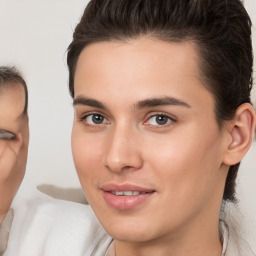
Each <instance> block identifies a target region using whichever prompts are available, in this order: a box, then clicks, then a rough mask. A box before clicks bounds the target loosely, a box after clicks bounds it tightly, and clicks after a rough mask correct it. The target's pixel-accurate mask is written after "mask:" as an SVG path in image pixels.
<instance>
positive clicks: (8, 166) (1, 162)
mask: <svg viewBox="0 0 256 256" xmlns="http://www.w3.org/2000/svg"><path fill="white" fill-rule="evenodd" d="M24 107H25V92H24V88H23V87H22V86H21V85H16V86H10V88H9V87H3V88H1V91H0V129H2V130H5V131H8V132H11V133H13V134H14V135H15V137H14V138H12V139H4V138H0V223H1V222H2V221H3V219H4V217H5V215H6V213H7V212H8V210H9V207H10V205H11V203H12V200H13V198H14V196H15V194H16V192H17V189H18V188H19V186H20V183H21V181H22V179H23V176H24V173H25V168H26V161H27V151H28V139H29V138H28V137H29V135H28V133H29V132H28V117H27V115H26V114H24V113H23V111H24Z"/></svg>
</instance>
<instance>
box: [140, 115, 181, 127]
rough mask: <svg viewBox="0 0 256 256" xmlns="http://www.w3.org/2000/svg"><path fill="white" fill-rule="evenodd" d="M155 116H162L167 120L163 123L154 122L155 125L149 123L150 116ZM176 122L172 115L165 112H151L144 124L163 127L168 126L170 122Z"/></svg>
mask: <svg viewBox="0 0 256 256" xmlns="http://www.w3.org/2000/svg"><path fill="white" fill-rule="evenodd" d="M154 117H155V118H156V117H163V118H167V122H168V123H165V124H162V125H161V124H156V125H152V124H149V120H150V119H151V118H154ZM176 122H177V119H176V118H174V117H171V116H170V115H168V114H166V113H163V112H161V113H156V114H153V115H150V116H149V117H148V118H147V120H146V121H145V122H144V124H145V125H147V126H149V127H154V128H156V127H158V128H165V127H168V126H170V125H171V124H172V123H176Z"/></svg>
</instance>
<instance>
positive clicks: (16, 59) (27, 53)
mask: <svg viewBox="0 0 256 256" xmlns="http://www.w3.org/2000/svg"><path fill="white" fill-rule="evenodd" d="M87 2H88V1H87V0H44V1H42V0H0V65H3V64H15V65H16V66H18V67H19V68H21V70H22V71H23V73H24V75H25V78H26V81H27V83H28V87H29V115H30V147H29V158H28V166H27V173H26V176H25V179H24V182H23V184H22V186H21V189H20V191H19V196H27V195H30V194H31V193H32V191H33V188H34V187H35V186H36V185H38V184H41V183H47V184H55V185H58V186H62V187H79V181H78V179H77V176H76V173H75V169H74V166H73V161H72V155H71V149H70V148H71V147H70V133H71V126H72V117H73V110H72V105H71V103H72V101H71V98H70V96H69V94H68V88H67V84H68V83H67V80H68V72H67V67H66V55H65V51H66V48H67V46H68V44H69V43H70V42H71V37H72V31H73V29H74V27H75V25H76V23H77V22H78V20H79V17H80V16H81V14H82V11H83V9H84V7H85V5H86V3H87ZM245 6H246V8H247V10H248V12H249V14H250V15H251V18H252V20H253V23H254V24H255V25H256V0H246V1H245ZM255 46H256V29H255V28H254V48H255V51H256V47H255ZM255 59H256V57H255ZM255 73H256V70H255ZM253 94H254V95H253V98H254V102H255V103H256V89H254V91H253ZM255 171H256V145H254V148H253V149H252V150H251V151H250V154H249V155H248V156H247V158H246V159H245V161H244V162H243V164H242V168H241V172H240V176H239V187H238V192H239V198H240V201H241V203H240V208H241V210H242V213H243V215H244V216H245V218H246V219H247V220H248V223H249V224H248V225H249V226H250V230H253V229H254V230H256V220H255V219H256V218H255V217H254V216H255V214H256V199H255V195H256V172H255ZM249 240H250V241H251V243H252V245H253V247H254V248H255V249H256V241H255V239H254V241H253V236H252V235H251V236H249Z"/></svg>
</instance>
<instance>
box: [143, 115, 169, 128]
mask: <svg viewBox="0 0 256 256" xmlns="http://www.w3.org/2000/svg"><path fill="white" fill-rule="evenodd" d="M171 122H174V120H173V119H172V118H170V117H168V116H166V115H163V114H159V115H154V116H151V117H150V118H149V119H148V120H147V121H146V123H145V124H146V125H152V126H164V125H168V124H169V123H171Z"/></svg>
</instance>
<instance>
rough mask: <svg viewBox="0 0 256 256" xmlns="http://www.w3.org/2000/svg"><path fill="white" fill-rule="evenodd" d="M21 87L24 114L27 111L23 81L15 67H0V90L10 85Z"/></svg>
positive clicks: (26, 95)
mask: <svg viewBox="0 0 256 256" xmlns="http://www.w3.org/2000/svg"><path fill="white" fill-rule="evenodd" d="M19 84H20V85H22V86H23V88H24V91H25V106H24V111H23V112H24V114H27V111H28V88H27V84H26V82H25V80H24V79H23V77H22V75H21V74H20V72H19V71H18V70H17V69H16V68H15V67H7V66H0V89H1V88H4V87H7V86H10V85H14V86H16V85H19Z"/></svg>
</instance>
